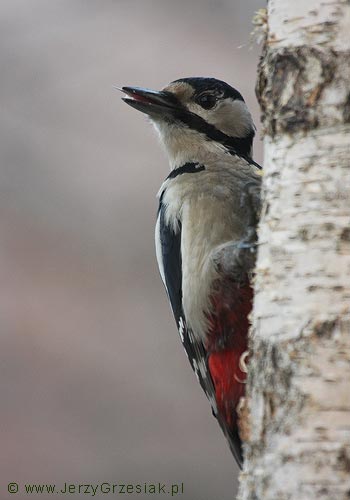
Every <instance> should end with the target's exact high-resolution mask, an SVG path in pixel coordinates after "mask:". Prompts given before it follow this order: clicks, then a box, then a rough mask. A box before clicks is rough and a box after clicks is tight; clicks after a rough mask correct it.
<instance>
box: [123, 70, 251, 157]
mask: <svg viewBox="0 0 350 500" xmlns="http://www.w3.org/2000/svg"><path fill="white" fill-rule="evenodd" d="M120 90H122V91H123V92H124V93H125V94H126V96H127V97H125V98H123V100H124V101H125V102H126V103H127V104H129V105H130V106H132V107H133V108H135V109H137V110H139V111H142V112H143V113H145V114H147V115H148V116H149V118H150V119H151V121H152V122H153V124H154V125H155V127H156V129H157V131H158V133H159V136H160V138H161V141H162V142H163V143H164V145H165V149H166V150H167V152H168V154H169V157H170V161H171V163H172V166H173V167H176V166H179V164H182V163H184V162H186V161H191V160H198V159H199V158H198V155H199V156H200V154H201V153H202V154H203V153H204V154H205V153H206V152H208V151H213V152H215V151H224V152H225V153H231V154H238V155H239V156H243V157H245V158H251V154H252V143H253V138H254V134H255V127H254V123H253V120H252V117H251V115H250V113H249V110H248V107H247V105H246V104H245V102H244V99H243V97H242V95H241V94H240V93H239V92H238V91H237V90H236V89H234V88H233V87H231V86H230V85H228V84H227V83H225V82H222V81H220V80H217V79H215V78H181V79H179V80H175V81H174V82H172V83H170V84H169V85H167V86H166V87H165V88H164V89H162V90H161V91H154V90H149V89H145V88H140V87H123V88H122V89H120Z"/></svg>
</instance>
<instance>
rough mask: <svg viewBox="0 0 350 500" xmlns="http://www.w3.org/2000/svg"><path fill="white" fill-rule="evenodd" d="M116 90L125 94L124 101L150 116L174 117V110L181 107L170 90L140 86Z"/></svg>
mask: <svg viewBox="0 0 350 500" xmlns="http://www.w3.org/2000/svg"><path fill="white" fill-rule="evenodd" d="M118 90H120V91H121V92H124V94H126V95H127V97H123V98H122V99H123V101H124V102H126V103H127V104H129V106H132V107H133V108H135V109H138V110H139V111H141V112H142V113H146V114H147V115H149V116H150V117H151V118H163V119H164V118H169V119H170V118H175V115H176V112H177V111H178V110H179V108H180V107H181V106H180V103H179V101H178V99H177V98H176V97H175V96H174V94H172V93H171V92H165V91H157V90H150V89H144V88H141V87H122V88H121V89H119V88H118Z"/></svg>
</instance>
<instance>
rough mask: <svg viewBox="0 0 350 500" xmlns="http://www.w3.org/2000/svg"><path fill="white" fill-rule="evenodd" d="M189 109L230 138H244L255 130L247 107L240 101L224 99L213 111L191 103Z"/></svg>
mask: <svg viewBox="0 0 350 500" xmlns="http://www.w3.org/2000/svg"><path fill="white" fill-rule="evenodd" d="M188 109H189V110H190V111H192V113H195V114H196V115H198V116H200V117H201V118H203V119H204V120H205V121H206V122H208V123H211V124H212V125H214V126H215V127H216V128H217V129H219V130H221V132H223V133H224V134H226V135H228V136H230V137H244V136H246V135H247V134H248V133H249V132H250V131H251V130H252V128H254V124H253V120H252V117H251V114H250V113H249V110H248V107H247V105H246V104H245V102H243V101H240V100H238V99H235V100H233V99H231V98H227V99H224V100H223V101H221V102H219V103H218V104H217V105H216V106H215V107H214V108H213V109H203V108H202V107H201V106H199V104H196V103H191V104H190V105H189V106H188Z"/></svg>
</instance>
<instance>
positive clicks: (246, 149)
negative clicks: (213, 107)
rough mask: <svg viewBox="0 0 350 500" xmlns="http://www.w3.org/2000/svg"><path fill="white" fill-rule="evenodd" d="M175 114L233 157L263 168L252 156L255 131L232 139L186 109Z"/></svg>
mask: <svg viewBox="0 0 350 500" xmlns="http://www.w3.org/2000/svg"><path fill="white" fill-rule="evenodd" d="M174 114H175V117H176V118H177V119H178V120H180V121H181V122H183V123H184V124H185V125H187V126H188V127H189V128H190V129H192V130H196V131H197V132H200V133H201V134H204V135H205V136H206V137H207V138H208V139H209V140H211V141H215V142H219V143H220V144H222V145H223V146H224V147H225V148H227V151H228V153H230V154H231V155H237V156H239V157H241V158H243V159H245V160H246V161H247V162H248V163H250V164H251V165H255V166H256V167H258V168H261V166H260V165H259V164H258V163H256V162H255V161H254V160H253V159H252V158H251V156H250V152H251V148H252V145H253V139H254V135H255V131H254V129H251V131H250V132H249V134H248V135H246V136H245V137H231V136H229V135H226V134H224V133H223V132H221V130H219V129H217V128H216V127H215V126H214V125H212V124H211V123H207V122H206V121H205V120H204V119H203V118H202V117H200V116H198V115H196V114H194V113H190V112H188V111H187V110H186V109H183V108H182V109H181V108H180V109H178V110H176V112H175V113H174Z"/></svg>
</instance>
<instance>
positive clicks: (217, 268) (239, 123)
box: [119, 77, 261, 467]
mask: <svg viewBox="0 0 350 500" xmlns="http://www.w3.org/2000/svg"><path fill="white" fill-rule="evenodd" d="M119 90H122V91H123V92H124V94H125V95H126V97H123V100H124V101H125V102H126V103H127V104H129V105H130V106H132V107H133V108H135V109H137V110H139V111H141V112H142V113H145V114H146V115H147V116H148V117H149V119H150V120H151V122H152V123H153V125H154V126H155V128H156V130H157V132H158V135H159V138H160V141H161V142H162V144H163V146H164V148H165V150H166V152H167V154H168V157H169V162H170V168H171V170H170V174H169V175H168V176H167V178H166V179H165V181H164V182H163V184H162V186H161V188H160V190H159V193H158V197H159V209H158V217H157V223H156V231H155V233H156V234H155V240H156V255H157V260H158V266H159V271H160V275H161V278H162V281H163V283H164V285H165V288H166V292H167V295H168V298H169V301H170V305H171V307H172V311H173V314H174V317H175V321H176V324H177V327H178V331H179V334H180V338H181V341H182V343H183V346H184V348H185V351H186V354H187V357H188V359H189V361H190V363H191V366H192V368H193V370H194V372H195V374H196V376H197V379H198V380H199V382H200V385H201V386H202V388H203V390H204V392H205V394H206V396H207V398H208V399H209V401H210V403H211V406H212V412H213V414H214V416H215V417H216V418H217V420H218V422H219V424H220V426H221V428H222V430H223V432H224V434H225V436H226V437H227V439H228V441H229V444H230V448H231V451H232V453H233V455H234V457H235V459H236V461H237V463H238V465H239V466H240V467H241V466H242V444H241V439H240V436H239V430H238V414H237V412H238V406H239V404H240V401H241V398H242V397H243V396H244V388H245V386H244V384H245V381H246V372H247V355H248V351H247V349H248V329H249V319H248V315H249V313H250V311H251V308H252V300H253V289H252V282H251V280H252V272H253V268H254V262H255V246H256V228H257V222H258V218H259V210H260V187H261V174H260V172H259V169H260V168H261V167H260V166H259V165H258V164H257V163H256V162H255V161H254V160H253V159H252V144H253V138H254V134H255V127H254V124H253V120H252V117H251V115H250V112H249V110H248V107H247V105H246V103H245V101H244V99H243V97H242V95H241V94H240V93H239V92H238V91H237V90H236V89H234V88H233V87H231V86H230V85H228V84H227V83H225V82H222V81H220V80H217V79H215V78H202V77H198V78H181V79H179V80H175V81H174V82H172V83H170V84H169V85H167V86H166V87H165V88H164V89H163V90H161V91H154V90H149V89H146V88H140V87H122V88H121V89H119Z"/></svg>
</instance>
